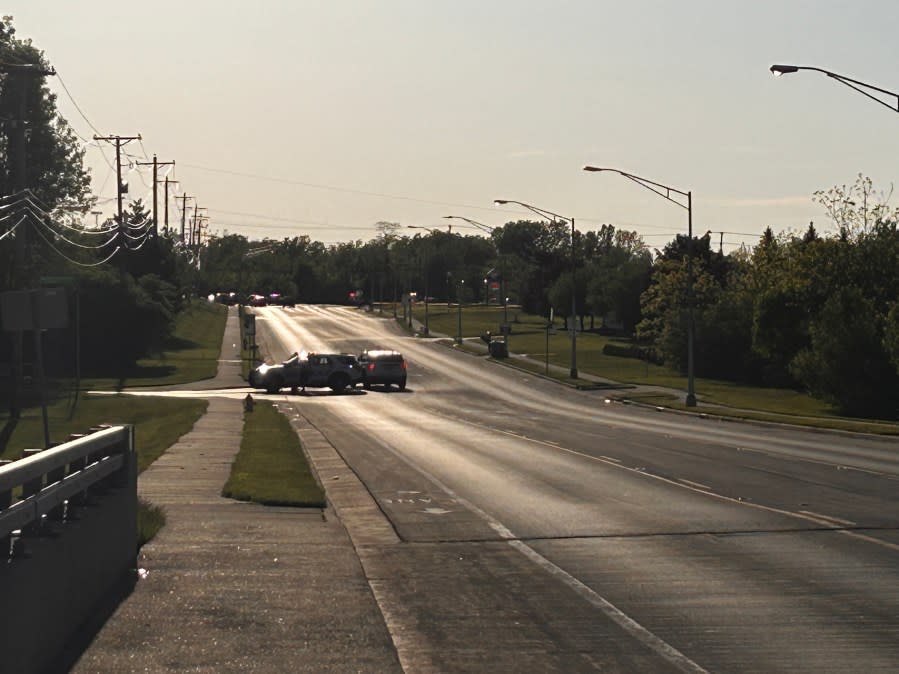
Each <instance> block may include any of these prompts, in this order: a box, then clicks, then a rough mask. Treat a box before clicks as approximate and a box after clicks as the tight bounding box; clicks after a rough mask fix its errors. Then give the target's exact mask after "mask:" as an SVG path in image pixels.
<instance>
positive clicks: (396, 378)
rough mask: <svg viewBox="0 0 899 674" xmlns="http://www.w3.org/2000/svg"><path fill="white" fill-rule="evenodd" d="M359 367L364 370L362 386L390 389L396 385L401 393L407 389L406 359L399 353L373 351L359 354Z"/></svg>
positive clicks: (386, 350) (384, 350)
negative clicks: (379, 386) (377, 386)
mask: <svg viewBox="0 0 899 674" xmlns="http://www.w3.org/2000/svg"><path fill="white" fill-rule="evenodd" d="M359 366H360V367H361V368H362V386H363V387H364V388H366V389H367V388H371V387H372V386H373V385H377V384H380V385H383V386H384V388H390V385H391V384H396V385H397V386H398V387H399V389H400V391H404V390H405V389H406V369H407V364H406V359H405V358H403V354H401V353H400V352H399V351H391V350H388V349H373V350H371V351H363V352H362V353H361V354H359Z"/></svg>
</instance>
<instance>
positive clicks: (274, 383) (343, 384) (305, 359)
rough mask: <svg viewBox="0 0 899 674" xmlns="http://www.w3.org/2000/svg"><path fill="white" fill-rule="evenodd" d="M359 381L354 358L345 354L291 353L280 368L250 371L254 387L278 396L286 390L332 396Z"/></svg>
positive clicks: (261, 367)
mask: <svg viewBox="0 0 899 674" xmlns="http://www.w3.org/2000/svg"><path fill="white" fill-rule="evenodd" d="M361 382H362V369H361V367H360V366H359V363H358V362H357V360H356V356H354V355H352V354H346V353H308V354H306V353H304V354H299V353H294V354H293V355H292V356H291V357H290V358H288V359H287V360H285V361H284V362H283V363H281V364H279V365H268V364H263V365H260V366H259V367H257V368H256V369H255V370H253V371H252V372H250V376H249V383H250V386H252V387H253V388H261V389H265V390H266V391H268V392H269V393H277V392H278V391H280V390H281V389H282V388H285V387H290V388H294V387H299V386H303V387H306V386H309V387H312V388H330V389H331V390H332V391H334V392H335V393H339V392H341V391H343V390H344V389H345V388H347V387H354V386H356V385H357V384H359V383H361Z"/></svg>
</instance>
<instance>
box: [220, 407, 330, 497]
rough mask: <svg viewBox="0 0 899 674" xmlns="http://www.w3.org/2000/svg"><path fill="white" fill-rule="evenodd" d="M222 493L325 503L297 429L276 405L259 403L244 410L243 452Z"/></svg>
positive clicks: (241, 444) (233, 495)
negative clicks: (294, 428)
mask: <svg viewBox="0 0 899 674" xmlns="http://www.w3.org/2000/svg"><path fill="white" fill-rule="evenodd" d="M222 496H224V497H226V498H233V499H236V500H238V501H252V502H254V503H261V504H262V505H279V506H295V507H307V508H323V507H324V506H325V494H324V492H323V491H322V489H321V487H320V486H319V484H318V482H317V481H316V480H315V476H314V475H313V474H312V471H311V470H310V468H309V464H308V463H307V462H306V456H305V454H304V453H303V449H302V447H301V446H300V440H299V438H298V437H297V434H296V432H294V430H293V428H291V426H290V422H289V421H288V420H287V419H286V418H285V417H284V416H283V415H282V414H281V413H280V412H278V410H277V409H276V408H275V407H274V405H272V404H270V403H265V402H257V403H256V406H255V408H254V410H253V411H252V412H245V413H244V426H243V439H242V440H241V443H240V452H238V454H237V457H236V458H235V459H234V464H233V465H232V466H231V476H230V477H229V478H228V481H227V482H226V483H225V487H224V488H223V489H222Z"/></svg>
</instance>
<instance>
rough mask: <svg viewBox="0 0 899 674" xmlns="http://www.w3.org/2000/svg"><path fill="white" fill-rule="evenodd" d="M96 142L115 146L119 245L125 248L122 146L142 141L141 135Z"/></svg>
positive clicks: (99, 138) (102, 137) (105, 138)
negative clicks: (133, 141) (134, 141)
mask: <svg viewBox="0 0 899 674" xmlns="http://www.w3.org/2000/svg"><path fill="white" fill-rule="evenodd" d="M94 140H105V141H106V142H108V143H113V144H114V145H115V169H116V181H117V183H118V187H117V189H116V196H117V197H118V201H117V204H118V209H117V212H118V219H119V243H120V245H121V246H123V247H124V246H125V212H124V208H123V207H122V194H124V192H125V186H124V185H123V184H122V145H126V144H128V143H130V142H131V141H132V140H141V137H140V134H137V135H136V136H97V135H95V136H94Z"/></svg>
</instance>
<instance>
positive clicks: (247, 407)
mask: <svg viewBox="0 0 899 674" xmlns="http://www.w3.org/2000/svg"><path fill="white" fill-rule="evenodd" d="M255 404H256V403H255V401H254V400H253V396H251V395H250V394H249V393H247V397H246V398H244V399H243V408H244V411H245V412H252V411H253V405H255Z"/></svg>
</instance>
